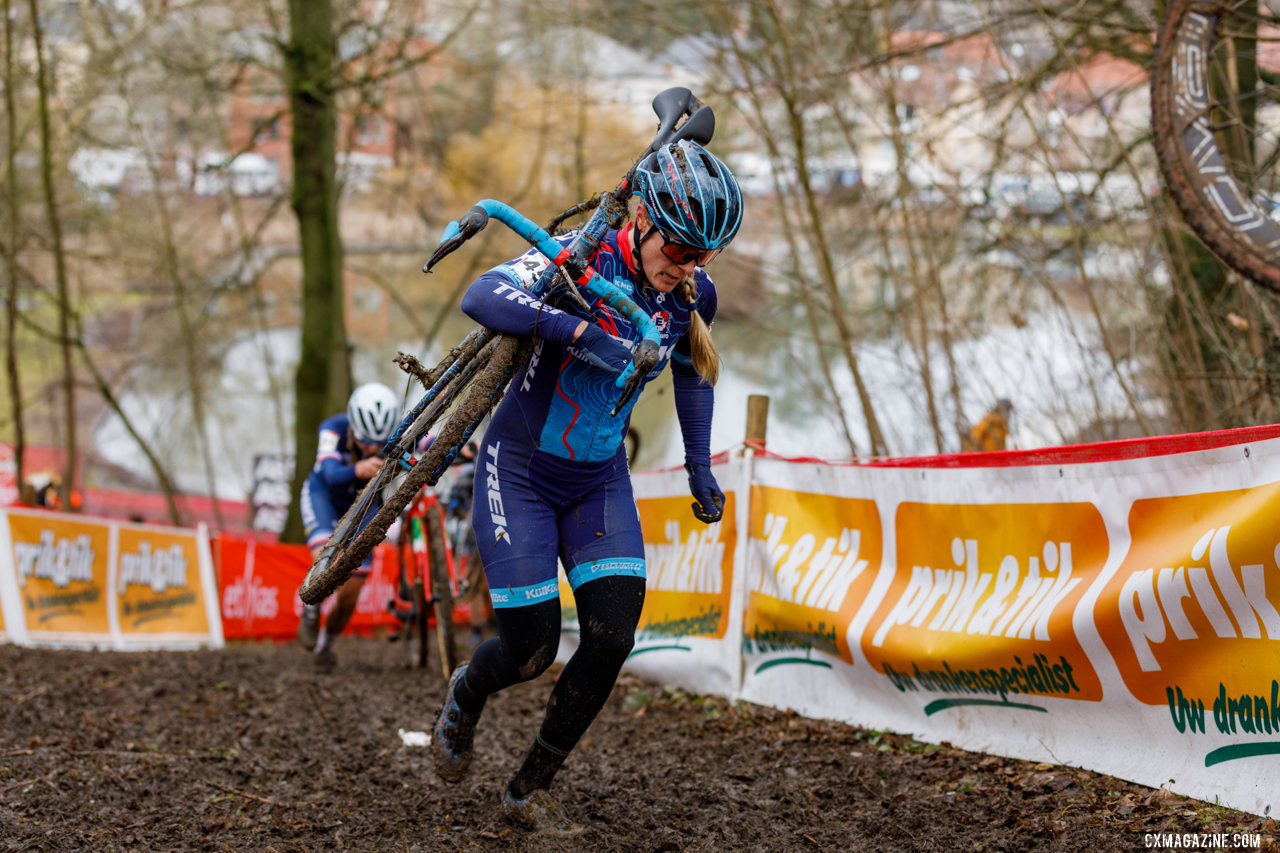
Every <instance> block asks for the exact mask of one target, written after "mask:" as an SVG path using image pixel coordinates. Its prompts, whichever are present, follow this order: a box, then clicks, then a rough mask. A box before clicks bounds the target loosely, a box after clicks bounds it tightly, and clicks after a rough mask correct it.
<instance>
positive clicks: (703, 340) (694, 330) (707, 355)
mask: <svg viewBox="0 0 1280 853" xmlns="http://www.w3.org/2000/svg"><path fill="white" fill-rule="evenodd" d="M675 294H676V296H678V297H679V298H680V299H681V301H683V302H684V303H685V304H687V305H688V306H689V351H690V356H691V357H692V359H693V369H694V370H696V371H697V372H698V375H699V376H701V377H702V381H703V382H705V383H707V384H708V385H711V386H715V384H716V380H717V379H719V378H720V354H719V353H718V352H716V345H715V342H714V341H712V340H711V330H710V329H709V328H707V324H706V321H704V320H703V319H702V315H701V314H700V313H698V310H697V309H696V308H694V307H693V305H694V302H696V301H697V299H698V285H697V284H696V283H695V282H694V280H693V276H692V275H687V276H685V277H684V278H683V279H681V280H680V283H679V284H677V285H676V289H675Z"/></svg>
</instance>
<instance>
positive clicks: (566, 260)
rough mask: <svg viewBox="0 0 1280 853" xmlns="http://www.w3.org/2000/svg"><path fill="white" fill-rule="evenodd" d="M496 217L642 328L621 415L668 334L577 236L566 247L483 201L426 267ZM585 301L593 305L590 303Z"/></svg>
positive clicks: (454, 227) (453, 226) (621, 381)
mask: <svg viewBox="0 0 1280 853" xmlns="http://www.w3.org/2000/svg"><path fill="white" fill-rule="evenodd" d="M490 218H493V219H496V220H498V221H499V222H501V223H502V224H503V225H506V226H507V227H508V228H510V229H511V230H512V231H514V232H516V233H517V234H519V235H520V236H521V237H523V238H524V239H525V241H527V242H528V243H529V244H530V245H532V246H533V247H534V248H535V249H537V250H538V251H539V252H540V253H541V254H542V255H543V256H544V257H546V258H547V260H548V261H550V262H551V266H552V267H554V268H555V269H563V270H565V271H566V272H567V273H568V280H569V281H570V282H572V283H576V284H577V285H579V286H580V287H582V289H583V290H585V291H587V293H589V294H591V295H592V296H594V297H596V298H597V299H602V300H604V302H605V303H606V304H607V305H608V306H609V307H611V308H613V309H614V310H615V311H617V312H618V313H619V314H621V315H622V316H623V317H625V318H626V319H627V320H628V321H629V322H630V323H631V324H632V325H634V326H635V327H636V328H637V329H639V330H640V333H641V335H642V336H643V339H642V340H641V341H640V343H639V344H637V345H636V348H635V349H634V350H633V351H632V353H631V365H630V366H629V367H628V368H627V369H626V370H624V371H623V372H622V373H621V374H619V376H618V379H617V382H616V383H615V385H616V387H618V388H621V389H623V394H622V397H621V398H620V399H619V401H618V403H617V404H616V405H615V406H614V408H613V411H612V412H611V414H612V415H614V416H616V415H617V414H618V412H619V411H621V409H622V407H623V406H625V405H626V404H627V402H628V401H629V400H630V399H631V397H632V396H634V394H635V392H636V389H637V388H638V387H639V384H640V380H641V379H643V377H644V376H645V375H646V374H647V373H648V372H649V371H650V370H652V369H653V366H654V365H655V364H657V362H658V348H659V346H660V345H661V343H662V335H661V333H660V332H659V331H658V326H657V324H656V323H654V322H653V318H651V317H650V316H649V315H648V314H646V313H645V312H644V310H643V309H642V308H641V307H640V306H639V305H637V304H636V303H634V302H632V301H631V298H630V297H628V296H627V294H626V293H624V292H623V291H622V290H621V289H620V288H619V287H617V286H616V285H614V284H612V283H610V282H608V281H605V280H604V278H602V277H601V276H600V274H599V273H597V272H596V271H595V270H594V269H592V268H591V266H590V265H589V264H588V263H587V262H586V260H585V259H583V258H581V257H579V255H578V253H577V252H575V251H574V248H575V246H576V244H577V243H578V242H579V241H577V240H575V241H574V243H573V244H571V245H569V246H568V247H565V246H561V245H560V244H559V243H557V242H556V241H555V240H553V239H552V238H551V235H550V234H548V233H547V232H546V231H545V230H543V228H542V227H541V226H539V225H538V224H537V223H535V222H534V221H533V220H531V219H529V218H528V217H527V216H525V215H524V214H522V213H520V211H518V210H516V209H515V208H513V207H511V206H510V205H507V204H504V203H502V202H500V201H495V200H494V199H485V200H483V201H480V202H477V203H476V204H475V205H474V206H473V207H472V208H471V209H470V210H468V211H467V212H466V213H465V214H464V215H463V216H462V218H461V219H459V220H457V221H455V222H450V223H449V225H448V226H447V227H446V228H445V230H444V234H443V235H442V239H441V241H440V245H439V246H437V247H436V250H435V252H433V253H432V254H431V258H430V259H429V260H428V261H427V263H426V265H425V266H424V267H423V271H424V272H429V271H430V270H431V268H432V267H433V266H435V265H436V263H438V262H439V261H440V260H441V259H442V258H444V257H445V256H446V255H448V254H449V253H450V252H453V251H454V250H455V249H457V248H458V247H459V246H461V245H462V244H463V243H464V242H466V241H467V240H469V239H470V238H472V237H474V236H475V235H476V234H478V233H480V232H481V231H482V230H484V227H485V226H486V225H488V224H489V219H490ZM606 225H607V222H606ZM588 239H589V238H588ZM545 277H546V276H545V275H544V278H545ZM578 299H579V300H581V297H580V296H579V297H578ZM582 304H583V305H587V303H586V302H585V301H583V302H582ZM587 307H588V309H589V308H590V306H589V305H588V306H587Z"/></svg>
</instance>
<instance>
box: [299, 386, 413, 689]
mask: <svg viewBox="0 0 1280 853" xmlns="http://www.w3.org/2000/svg"><path fill="white" fill-rule="evenodd" d="M399 422H400V401H399V398H398V397H397V396H396V393H395V392H394V391H392V390H391V389H390V388H388V387H387V386H386V385H382V384H380V383H377V382H371V383H369V384H367V385H361V386H360V387H359V388H357V389H356V390H355V391H354V392H353V393H352V394H351V399H350V400H349V401H348V403H347V411H346V412H343V413H339V414H336V415H334V416H333V417H331V418H328V419H326V420H325V421H324V422H323V423H321V424H320V443H319V446H318V447H317V448H316V462H315V467H314V468H313V469H312V471H311V474H310V476H308V477H307V482H306V484H305V485H304V486H303V487H302V507H301V509H302V523H303V525H304V526H305V528H306V533H307V547H308V548H310V549H311V559H312V560H315V559H317V558H318V557H319V555H320V551H321V549H322V548H324V545H325V543H326V542H328V541H329V537H331V536H332V535H333V529H334V527H335V526H336V525H337V523H338V520H339V519H340V518H342V516H343V515H344V514H345V513H346V511H347V510H348V509H350V508H351V505H352V504H353V503H355V500H356V495H357V494H359V492H360V489H362V488H363V487H364V484H365V483H367V482H368V481H369V480H370V479H372V478H373V475H374V474H377V473H378V470H379V469H380V468H382V465H383V461H384V460H383V459H382V458H381V453H382V447H383V445H384V444H385V443H386V441H387V439H388V438H390V437H391V433H392V431H393V430H395V428H396V426H397V425H398V424H399ZM369 517H372V516H369ZM372 561H373V560H372V555H370V557H369V558H367V559H366V560H365V561H364V563H363V564H362V565H361V566H360V568H359V570H357V571H354V572H352V573H351V578H350V579H349V580H348V581H347V582H346V583H345V584H343V585H342V587H341V588H340V589H339V590H338V594H337V596H336V597H335V599H334V602H333V609H332V610H330V611H329V614H328V617H327V618H326V619H325V620H324V626H323V627H321V624H320V621H321V620H320V608H319V607H315V606H310V605H308V606H306V607H304V608H303V611H302V623H301V624H300V625H299V626H298V640H299V641H300V642H301V643H302V645H303V647H304V648H307V649H312V650H314V651H315V655H316V664H317V665H318V666H321V667H322V668H326V667H331V666H333V664H334V662H335V659H334V655H333V644H334V641H335V640H337V638H338V636H339V635H340V634H341V633H342V630H343V629H344V628H346V627H347V623H348V622H349V621H351V614H352V613H354V612H355V608H356V600H357V599H358V598H359V597H360V589H361V588H362V587H363V586H364V581H365V578H367V577H368V576H369V568H370V566H371V565H372Z"/></svg>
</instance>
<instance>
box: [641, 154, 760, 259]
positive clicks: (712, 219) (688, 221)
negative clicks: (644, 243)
mask: <svg viewBox="0 0 1280 853" xmlns="http://www.w3.org/2000/svg"><path fill="white" fill-rule="evenodd" d="M633 194H635V195H638V196H640V198H641V199H642V200H643V201H644V204H645V207H646V208H648V210H649V216H650V218H651V219H653V223H654V225H656V226H658V229H659V230H661V231H662V232H663V233H664V234H668V235H670V236H671V237H673V238H674V239H676V240H678V241H679V242H681V243H687V244H688V245H690V246H694V247H696V248H699V249H706V250H715V249H723V248H724V247H725V246H727V245H729V243H730V241H732V240H733V238H734V237H735V236H736V235H737V233H738V228H739V227H740V226H741V225H742V191H741V190H739V189H738V181H737V179H736V178H734V176H733V173H732V172H730V171H729V167H728V166H726V165H725V164H724V163H722V162H720V160H719V159H718V158H717V157H716V156H715V155H714V154H712V153H711V152H710V151H708V150H707V149H705V148H703V147H702V146H701V145H699V144H698V143H696V142H690V141H688V140H686V139H682V140H680V141H679V142H672V143H670V144H669V145H664V146H662V147H661V148H659V149H658V150H657V151H654V152H653V153H652V154H649V155H648V156H646V157H645V158H644V159H643V160H641V161H640V165H638V166H637V167H636V175H635V185H634V188H633Z"/></svg>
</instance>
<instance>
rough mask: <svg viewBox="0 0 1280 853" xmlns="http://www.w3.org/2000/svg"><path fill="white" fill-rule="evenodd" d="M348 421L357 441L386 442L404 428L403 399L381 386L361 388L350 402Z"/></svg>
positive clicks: (375, 383)
mask: <svg viewBox="0 0 1280 853" xmlns="http://www.w3.org/2000/svg"><path fill="white" fill-rule="evenodd" d="M347 420H349V421H350V422H351V432H352V434H353V435H354V436H355V437H356V441H359V442H361V443H363V444H378V443H381V442H384V441H386V440H387V439H388V438H391V434H392V433H393V432H395V430H396V427H397V426H399V425H400V398H399V397H397V396H396V392H394V391H392V390H391V389H390V388H388V387H387V386H386V385H383V384H382V383H381V382H370V383H368V384H366V385H361V386H360V387H359V388H357V389H356V390H355V391H353V392H352V393H351V399H350V400H349V401H348V402H347Z"/></svg>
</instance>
